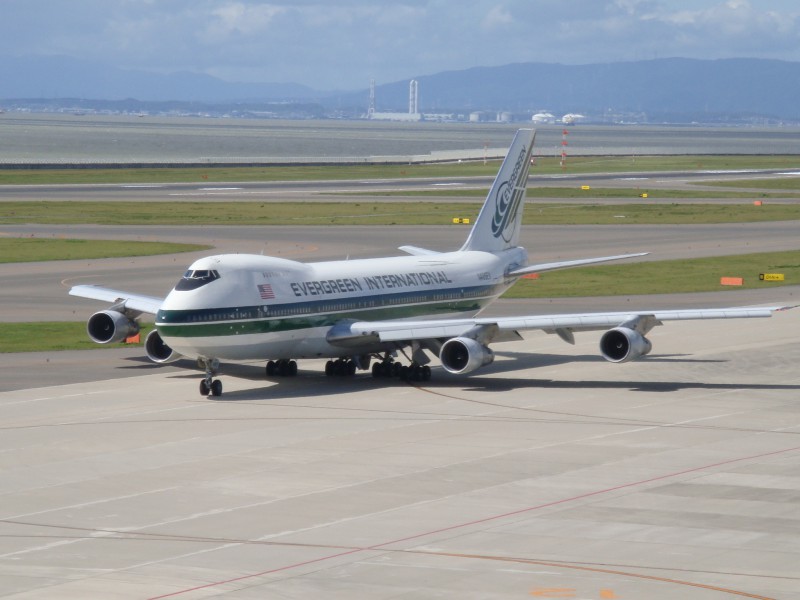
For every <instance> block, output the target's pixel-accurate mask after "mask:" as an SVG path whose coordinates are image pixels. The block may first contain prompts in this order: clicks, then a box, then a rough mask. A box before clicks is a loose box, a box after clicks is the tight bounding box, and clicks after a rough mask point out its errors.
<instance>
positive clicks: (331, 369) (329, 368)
mask: <svg viewBox="0 0 800 600" xmlns="http://www.w3.org/2000/svg"><path fill="white" fill-rule="evenodd" d="M374 370H375V369H373V371H374ZM335 374H336V367H335V366H334V362H333V361H332V360H329V361H328V362H326V363H325V375H327V376H328V377H333V376H334V375H335Z"/></svg>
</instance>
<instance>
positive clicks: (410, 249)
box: [398, 246, 441, 256]
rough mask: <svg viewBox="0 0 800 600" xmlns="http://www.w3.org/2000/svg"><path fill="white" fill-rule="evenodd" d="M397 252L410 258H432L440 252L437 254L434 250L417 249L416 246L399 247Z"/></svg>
mask: <svg viewBox="0 0 800 600" xmlns="http://www.w3.org/2000/svg"><path fill="white" fill-rule="evenodd" d="M398 250H402V251H403V252H405V253H406V254H410V255H411V256H433V255H435V254H441V252H437V251H436V250H428V249H427V248H418V247H417V246H400V247H399V248H398Z"/></svg>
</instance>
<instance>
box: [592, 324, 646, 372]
mask: <svg viewBox="0 0 800 600" xmlns="http://www.w3.org/2000/svg"><path fill="white" fill-rule="evenodd" d="M652 349H653V345H652V344H651V343H650V340H648V339H647V338H646V337H644V336H643V335H642V334H641V333H639V332H638V331H634V330H633V329H629V328H627V327H615V328H614V329H611V330H609V331H606V332H605V333H604V334H603V337H601V338H600V352H601V353H602V355H603V358H605V359H606V360H607V361H610V362H615V363H622V362H628V361H629V360H634V359H636V358H639V357H640V356H644V355H645V354H647V353H648V352H650V350H652Z"/></svg>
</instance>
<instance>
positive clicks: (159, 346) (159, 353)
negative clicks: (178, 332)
mask: <svg viewBox="0 0 800 600" xmlns="http://www.w3.org/2000/svg"><path fill="white" fill-rule="evenodd" d="M144 350H145V352H146V353H147V358H149V359H150V360H152V361H153V362H154V363H159V364H165V363H171V362H175V361H176V360H178V359H180V358H182V357H181V355H180V354H178V353H177V352H175V351H174V350H173V349H172V348H170V347H169V346H167V345H166V344H165V343H164V340H162V339H161V336H160V335H159V334H158V331H157V330H155V329H153V330H152V331H151V332H150V333H148V334H147V337H146V338H145V340H144Z"/></svg>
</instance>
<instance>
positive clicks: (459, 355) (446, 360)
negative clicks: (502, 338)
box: [439, 337, 494, 375]
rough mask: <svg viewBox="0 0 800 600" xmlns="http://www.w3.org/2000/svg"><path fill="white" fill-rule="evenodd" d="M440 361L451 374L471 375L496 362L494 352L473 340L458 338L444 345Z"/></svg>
mask: <svg viewBox="0 0 800 600" xmlns="http://www.w3.org/2000/svg"><path fill="white" fill-rule="evenodd" d="M439 359H440V360H441V361H442V366H443V367H444V369H445V370H446V371H448V372H450V373H455V374H458V375H460V374H463V373H471V372H472V371H474V370H475V369H477V368H479V367H482V366H484V365H488V364H489V363H491V362H492V361H493V360H494V352H492V351H491V350H489V348H487V347H486V346H484V345H483V344H481V343H480V342H478V341H476V340H473V339H472V338H466V337H457V338H453V339H451V340H447V341H446V342H445V343H444V344H442V349H441V351H440V352H439Z"/></svg>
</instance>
